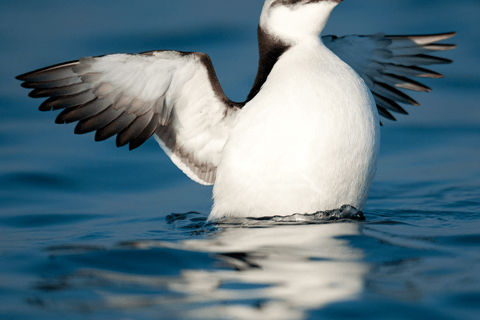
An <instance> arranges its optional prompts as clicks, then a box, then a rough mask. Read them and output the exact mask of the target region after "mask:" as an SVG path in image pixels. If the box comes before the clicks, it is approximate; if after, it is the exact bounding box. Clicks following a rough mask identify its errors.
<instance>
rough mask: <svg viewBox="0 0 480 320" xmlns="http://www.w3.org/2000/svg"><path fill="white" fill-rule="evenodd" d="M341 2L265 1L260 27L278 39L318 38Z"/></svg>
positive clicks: (313, 0)
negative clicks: (334, 9)
mask: <svg viewBox="0 0 480 320" xmlns="http://www.w3.org/2000/svg"><path fill="white" fill-rule="evenodd" d="M340 2H342V0H266V1H265V4H264V6H263V10H262V15H261V17H260V27H261V28H262V29H264V30H265V31H266V32H268V33H269V34H271V35H274V36H275V37H278V38H280V39H285V40H290V41H295V40H297V39H301V38H305V37H310V36H316V37H318V36H319V35H320V33H321V32H322V30H323V28H324V27H325V25H326V23H327V21H328V18H329V17H330V13H331V12H332V10H333V8H335V6H337V5H338V4H339V3H340Z"/></svg>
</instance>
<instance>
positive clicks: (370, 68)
mask: <svg viewBox="0 0 480 320" xmlns="http://www.w3.org/2000/svg"><path fill="white" fill-rule="evenodd" d="M455 34H456V33H455V32H451V33H443V34H432V35H417V36H386V35H384V34H383V33H379V34H375V35H371V36H356V35H352V36H345V37H341V38H337V37H335V36H325V37H323V38H322V40H323V42H324V44H325V45H326V46H327V47H328V48H329V49H330V50H332V52H333V53H335V54H336V55H337V56H338V57H339V58H340V59H342V60H343V61H344V62H346V63H347V64H348V65H350V66H351V67H352V68H353V69H354V70H355V71H356V72H357V73H358V74H359V75H360V76H361V77H362V78H363V80H364V81H365V83H366V84H367V85H368V87H369V88H370V90H371V91H372V93H373V96H374V98H375V101H376V103H377V108H378V112H379V114H380V115H382V116H384V117H385V118H387V119H390V120H395V118H394V117H393V116H392V114H391V113H390V112H396V113H401V114H408V113H407V112H406V111H405V110H404V109H403V108H402V107H401V106H400V105H399V104H398V103H404V104H410V105H416V106H418V105H419V104H418V102H416V101H415V100H413V99H412V98H411V97H409V96H408V95H406V94H405V93H403V92H402V91H400V90H399V89H407V90H414V91H426V92H429V91H431V89H430V88H428V87H426V86H425V85H423V84H421V83H419V82H417V81H414V80H412V79H410V78H411V77H420V78H441V77H443V76H442V75H441V74H439V73H436V72H433V71H430V70H427V69H424V68H421V67H419V66H424V65H433V64H444V63H451V62H452V61H451V60H448V59H444V58H439V57H434V56H431V55H429V54H430V53H432V52H434V51H445V50H450V49H454V48H455V47H456V46H455V45H450V44H437V42H438V41H442V40H445V39H449V38H451V37H453V36H454V35H455ZM397 88H399V89H397Z"/></svg>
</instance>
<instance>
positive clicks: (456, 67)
mask: <svg viewBox="0 0 480 320" xmlns="http://www.w3.org/2000/svg"><path fill="white" fill-rule="evenodd" d="M261 6H262V1H260V0H242V1H223V0H203V1H192V0H176V1H158V0H145V1H140V2H133V1H123V0H115V1H113V0H104V1H101V2H99V1H93V0H92V1H90V0H84V1H78V2H67V1H52V0H48V1H47V0H46V1H42V2H38V1H27V0H20V1H3V2H2V3H0V9H1V10H0V43H2V46H0V57H1V59H0V318H1V319H52V318H54V319H369V320H371V319H422V320H425V319H480V165H479V163H480V108H479V107H480V106H479V102H478V101H479V98H480V97H479V96H478V92H479V88H480V77H479V72H480V67H479V64H478V61H477V60H478V56H479V54H480V29H479V28H478V21H477V17H478V14H479V13H480V3H479V2H478V1H474V0H470V1H466V0H465V1H461V2H454V1H447V0H435V1H433V0H430V1H413V0H408V1H407V0H390V1H384V0H368V1H367V0H364V1H348V0H347V1H344V2H343V3H342V4H341V5H340V6H338V8H337V9H336V10H335V11H334V13H333V14H332V17H331V20H330V23H329V25H328V27H327V30H326V33H327V34H337V35H343V34H351V33H356V34H372V33H377V32H381V31H384V32H386V33H389V34H402V33H430V32H448V31H458V32H459V34H458V35H457V36H456V37H455V38H454V39H452V40H451V41H450V42H453V43H456V44H458V46H459V47H458V48H457V49H456V50H454V51H450V52H446V53H443V54H442V55H441V56H444V57H447V58H449V59H453V60H455V62H454V64H452V65H444V66H437V67H435V70H436V71H439V72H442V73H444V74H445V76H446V77H445V79H436V80H428V81H425V83H426V84H427V85H428V86H431V87H432V88H433V89H434V90H433V92H432V93H429V94H424V93H419V94H414V95H413V97H414V98H415V99H416V100H418V101H419V102H420V103H421V104H422V106H421V107H418V108H417V107H407V109H408V111H409V112H410V115H409V116H408V117H403V116H399V117H398V118H399V121H398V122H396V123H392V122H389V121H384V124H385V126H384V127H383V128H382V151H381V157H380V161H379V164H378V172H377V176H376V179H375V182H374V185H373V188H372V192H371V195H370V198H369V201H368V203H367V206H366V208H365V210H364V215H365V218H366V220H365V221H358V220H344V221H317V222H315V223H314V222H307V221H305V222H278V221H277V222H273V221H259V220H252V219H246V220H224V221H220V222H219V223H216V224H209V223H206V218H207V216H208V212H209V209H210V206H211V204H212V201H211V188H209V187H203V186H200V185H197V184H195V183H194V182H192V181H190V180H189V179H188V178H187V177H186V176H184V175H183V173H181V172H180V171H179V170H178V169H177V168H176V167H175V166H174V165H173V164H172V163H171V162H170V160H169V159H168V157H167V156H166V155H165V154H164V153H163V152H162V151H161V150H160V149H159V148H158V146H157V145H156V143H155V142H154V141H148V142H147V143H146V144H145V145H144V146H142V147H141V148H139V149H137V150H135V151H133V152H129V151H128V150H126V148H121V149H117V148H116V147H115V146H114V142H113V141H110V140H108V141H106V142H102V143H94V142H93V135H91V134H87V135H85V136H75V135H74V134H73V125H61V126H59V125H55V124H54V123H53V120H54V117H55V114H54V113H40V112H38V111H37V107H38V105H39V103H40V101H39V100H33V99H30V98H28V97H27V91H26V90H25V89H22V88H20V86H19V83H18V81H16V80H14V77H15V76H16V75H18V74H21V73H24V72H27V71H31V70H33V69H36V68H40V67H44V66H47V65H50V64H55V63H59V62H62V61H69V60H73V59H77V58H79V57H82V56H92V55H101V54H106V53H114V52H141V51H146V50H152V49H178V50H188V51H203V52H207V53H208V54H209V55H210V56H211V57H212V60H213V62H214V65H215V67H216V70H217V73H218V76H219V79H220V81H221V83H222V86H223V87H224V89H225V92H226V93H227V95H228V96H229V97H230V98H231V99H233V100H243V99H244V97H245V96H246V94H247V93H248V90H249V87H250V85H251V83H252V81H253V78H254V75H255V71H256V65H255V62H254V61H256V59H257V52H256V50H257V49H256V39H255V33H256V24H257V22H258V16H259V13H260V10H261Z"/></svg>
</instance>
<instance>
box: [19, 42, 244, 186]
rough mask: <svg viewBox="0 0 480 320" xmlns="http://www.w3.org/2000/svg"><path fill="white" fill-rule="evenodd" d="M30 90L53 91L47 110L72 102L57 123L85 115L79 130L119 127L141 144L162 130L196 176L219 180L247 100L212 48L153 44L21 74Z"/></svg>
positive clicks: (102, 133) (105, 131)
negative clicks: (230, 93)
mask: <svg viewBox="0 0 480 320" xmlns="http://www.w3.org/2000/svg"><path fill="white" fill-rule="evenodd" d="M17 79H19V80H22V81H25V82H24V83H23V84H22V86H23V87H26V88H33V89H34V90H33V91H32V92H30V94H29V96H30V97H33V98H39V97H50V98H49V99H47V100H46V101H45V102H43V103H42V105H41V106H40V110H42V111H48V110H57V109H64V110H63V111H62V112H61V113H60V114H59V115H58V117H57V119H56V123H70V122H75V121H79V122H78V124H77V126H76V128H75V133H77V134H83V133H87V132H91V131H95V130H96V134H95V140H97V141H101V140H105V139H107V138H110V137H112V136H114V135H117V146H119V147H120V146H124V145H126V144H129V147H130V149H134V148H137V147H138V146H140V145H141V144H143V143H144V142H145V141H146V140H147V139H148V138H150V137H151V136H152V135H153V134H155V136H156V139H157V140H158V142H159V143H160V145H161V146H162V148H163V149H164V150H165V152H166V153H167V154H168V155H169V156H170V158H171V159H172V161H173V162H174V163H175V164H176V165H177V166H178V167H179V168H180V169H181V170H182V171H183V172H185V173H186V174H187V175H188V176H189V177H190V178H192V179H193V180H195V181H197V182H199V183H201V184H213V182H214V181H215V173H216V167H217V165H218V164H219V161H220V157H221V152H222V149H223V146H224V144H225V142H226V140H227V138H228V135H229V132H230V128H231V125H232V123H233V121H234V118H235V116H236V114H237V111H238V110H240V108H241V107H242V104H240V103H236V102H233V101H230V100H229V99H227V98H226V97H225V94H224V93H223V90H222V89H221V87H220V84H219V82H218V79H217V76H216V74H215V71H214V69H213V65H212V62H211V60H210V58H209V57H208V55H206V54H204V53H196V52H190V53H186V52H178V51H151V52H145V53H142V54H138V55H131V54H114V55H107V56H101V57H93V58H82V59H80V60H78V61H72V62H67V63H63V64H59V65H55V66H51V67H47V68H44V69H40V70H36V71H33V72H30V73H27V74H23V75H21V76H18V77H17Z"/></svg>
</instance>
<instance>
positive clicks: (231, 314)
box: [37, 221, 369, 319]
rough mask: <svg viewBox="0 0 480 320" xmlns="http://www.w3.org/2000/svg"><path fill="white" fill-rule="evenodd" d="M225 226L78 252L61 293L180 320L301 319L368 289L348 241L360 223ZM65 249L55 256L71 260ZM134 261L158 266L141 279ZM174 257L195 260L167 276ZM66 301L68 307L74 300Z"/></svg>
mask: <svg viewBox="0 0 480 320" xmlns="http://www.w3.org/2000/svg"><path fill="white" fill-rule="evenodd" d="M220 228H221V229H220V230H217V231H216V232H214V233H211V234H210V235H209V236H207V237H206V238H202V239H195V238H190V239H189V240H184V241H180V242H164V241H131V242H125V243H122V244H120V245H119V246H117V247H116V248H115V249H112V250H108V249H107V250H102V251H99V250H96V251H91V252H90V253H80V254H79V253H78V250H77V251H76V252H75V254H76V255H77V256H78V255H81V256H84V257H83V258H81V259H80V258H75V259H76V260H74V261H76V262H75V264H76V265H77V271H76V272H73V273H70V274H69V275H67V276H62V287H59V289H58V291H61V290H65V288H70V290H71V289H72V288H73V289H76V290H77V291H78V290H79V289H81V290H84V289H85V288H91V287H94V288H96V289H95V295H96V298H97V299H95V300H96V302H95V303H92V304H90V307H91V308H92V309H94V310H95V309H105V308H106V309H109V310H118V311H119V310H120V309H121V310H136V312H148V313H149V314H151V313H152V312H154V313H157V314H159V315H163V316H167V317H168V316H174V317H180V318H183V319H189V318H191V319H199V318H204V319H220V318H222V319H223V318H232V319H302V318H304V317H305V316H306V314H307V312H308V311H309V310H311V309H316V308H320V307H322V306H324V305H326V304H328V303H331V302H338V301H346V300H350V299H355V298H357V297H358V295H359V294H360V293H361V292H362V291H363V288H364V278H365V275H366V274H367V273H368V271H369V270H368V268H369V267H368V265H367V263H365V262H364V255H363V251H362V250H361V249H359V248H353V247H351V246H350V245H349V240H347V239H346V238H345V237H348V236H355V235H360V234H361V232H362V230H361V229H362V224H360V223H357V222H354V221H353V222H336V223H321V224H303V225H302V224H286V225H275V226H270V227H267V226H265V225H262V224H257V225H255V224H254V225H245V224H244V225H243V226H238V225H236V226H235V227H232V226H231V225H230V226H229V225H227V224H223V225H221V226H220ZM67 249H68V248H65V250H66V251H65V250H64V251H62V250H59V249H58V248H56V250H55V252H56V254H58V253H59V252H60V253H61V254H64V255H65V256H64V257H67V256H73V254H72V252H70V253H69V252H68V251H69V250H67ZM64 259H67V258H64ZM68 259H69V261H72V258H68ZM79 259H80V260H79ZM114 259H118V261H117V262H115V261H114ZM132 259H137V262H138V263H142V264H143V263H150V264H153V266H150V267H149V268H148V269H144V270H145V272H143V273H144V274H142V273H141V272H135V268H134V269H133V270H132V269H126V268H125V269H122V267H121V264H122V263H125V264H127V263H130V264H131V263H134V262H135V261H133V262H132V261H131V260H132ZM177 259H178V260H179V261H183V259H187V260H188V259H190V261H183V262H181V263H183V264H182V265H179V266H177V268H178V269H179V270H181V271H180V272H179V273H178V272H177V273H176V274H173V275H169V273H168V272H166V271H165V270H167V269H163V268H164V267H165V265H168V264H173V261H176V260H177ZM100 260H103V262H96V263H97V265H95V263H93V264H92V261H100ZM127 260H128V261H127ZM79 261H80V262H79ZM85 261H87V262H88V264H87V265H85ZM122 261H123V262H122ZM108 263H110V265H108ZM82 265H83V267H78V266H82ZM117 266H118V267H117ZM155 268H157V269H158V272H156V271H155ZM178 269H177V270H178ZM136 270H139V269H138V268H136ZM162 270H163V271H162ZM46 287H48V288H50V291H51V292H53V293H54V292H55V286H54V282H52V277H49V279H47V280H45V281H44V283H41V284H40V285H39V286H38V288H46ZM119 288H121V289H119ZM132 288H134V289H132ZM59 293H60V292H59ZM37 298H38V297H37ZM98 298H100V301H101V303H99V302H98V301H99V300H98ZM65 304H66V305H68V306H69V307H70V308H71V306H72V305H74V304H75V301H69V302H65ZM82 305H83V307H85V305H86V302H85V301H84V300H83V301H82ZM56 306H57V307H58V301H57V304H56ZM147 310H148V311H147Z"/></svg>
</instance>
